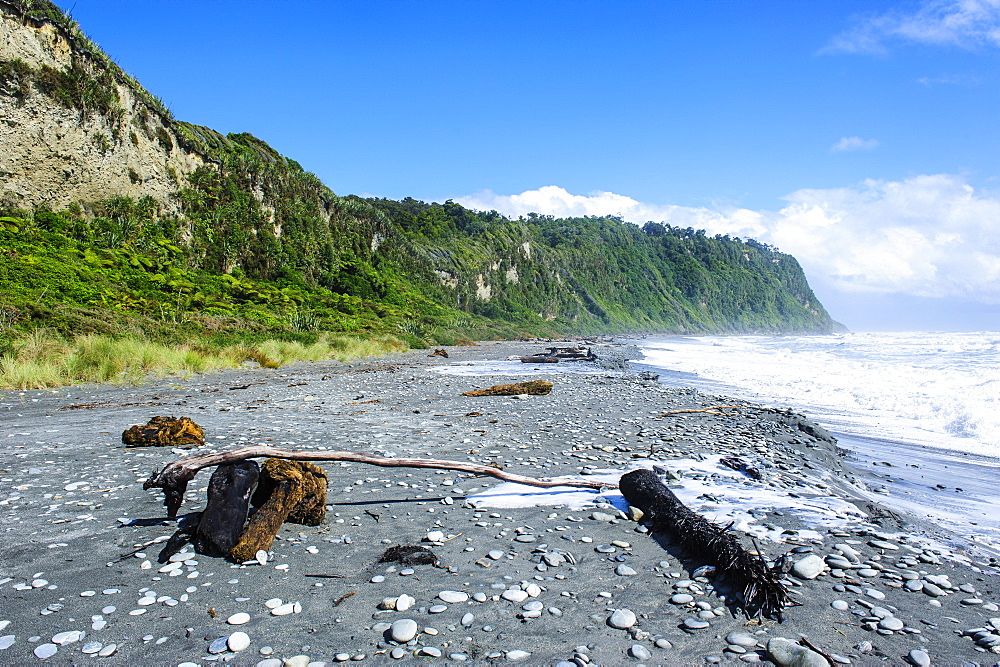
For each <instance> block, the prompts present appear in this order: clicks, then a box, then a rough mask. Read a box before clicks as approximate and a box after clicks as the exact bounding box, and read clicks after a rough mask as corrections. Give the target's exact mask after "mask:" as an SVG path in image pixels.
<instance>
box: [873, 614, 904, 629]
mask: <svg viewBox="0 0 1000 667" xmlns="http://www.w3.org/2000/svg"><path fill="white" fill-rule="evenodd" d="M904 625H905V624H904V623H903V622H902V621H901V620H899V619H898V618H896V617H895V616H886V617H885V618H883V619H882V620H881V621H879V622H878V627H880V628H882V629H883V630H892V631H893V632H895V631H896V630H902V629H903V626H904Z"/></svg>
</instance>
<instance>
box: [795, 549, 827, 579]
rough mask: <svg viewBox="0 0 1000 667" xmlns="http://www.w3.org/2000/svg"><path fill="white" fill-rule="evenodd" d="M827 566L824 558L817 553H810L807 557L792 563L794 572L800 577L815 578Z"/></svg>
mask: <svg viewBox="0 0 1000 667" xmlns="http://www.w3.org/2000/svg"><path fill="white" fill-rule="evenodd" d="M824 567H825V565H824V563H823V559H822V558H820V557H819V556H817V555H815V554H810V555H808V556H806V557H805V558H801V559H799V560H797V561H795V564H794V565H792V574H794V575H795V576H796V577H798V578H799V579H815V578H816V577H818V576H819V575H820V574H821V573H822V572H823V568H824Z"/></svg>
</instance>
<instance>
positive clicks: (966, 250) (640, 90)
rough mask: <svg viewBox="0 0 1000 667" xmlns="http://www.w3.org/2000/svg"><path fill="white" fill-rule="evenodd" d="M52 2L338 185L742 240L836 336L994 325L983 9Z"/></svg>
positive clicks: (158, 79) (997, 89) (997, 146)
mask: <svg viewBox="0 0 1000 667" xmlns="http://www.w3.org/2000/svg"><path fill="white" fill-rule="evenodd" d="M59 4H60V5H61V6H62V7H63V8H64V9H71V11H72V14H73V16H74V18H76V19H77V20H78V21H79V22H80V24H81V26H82V28H83V29H84V31H85V32H87V34H88V35H90V36H91V37H92V38H93V39H94V40H95V41H96V42H98V43H99V44H100V45H101V46H102V47H103V48H104V49H105V50H106V51H107V52H108V53H109V54H110V55H111V56H112V57H113V58H114V59H115V60H116V61H117V62H118V63H119V64H120V65H122V67H123V68H125V69H126V70H127V71H129V72H130V73H132V74H133V75H135V76H136V77H137V78H138V79H139V80H140V81H141V82H142V83H143V84H144V85H145V86H146V87H147V88H148V89H149V90H150V91H151V92H153V93H154V94H156V95H158V96H160V97H162V98H163V99H164V101H165V102H166V103H167V104H168V105H169V106H170V107H171V109H173V111H174V114H175V115H176V117H178V118H180V119H182V120H187V121H190V122H194V123H198V124H202V125H208V126H210V127H213V128H216V129H218V130H221V131H224V132H242V131H248V132H251V133H253V134H254V135H256V136H258V137H260V138H262V139H264V140H265V141H267V142H269V143H270V144H271V145H273V146H274V147H275V148H276V149H278V150H279V151H281V152H282V153H284V154H286V155H288V156H290V157H293V158H295V159H296V160H298V161H299V162H301V163H302V165H303V166H304V167H305V168H306V169H308V170H310V171H313V172H315V173H316V174H317V175H319V176H320V177H321V178H322V179H323V180H324V182H326V183H327V185H329V186H330V187H331V188H332V189H333V190H334V191H335V192H337V193H338V194H350V193H354V194H370V195H375V196H384V197H391V198H402V197H406V196H412V197H416V198H418V199H424V200H427V201H443V200H445V199H449V198H451V199H455V200H458V201H462V202H463V203H466V204H467V205H470V206H473V207H476V208H496V209H498V210H501V211H503V212H506V213H509V214H513V215H517V214H520V213H526V212H528V211H529V210H533V211H537V212H539V213H551V214H555V215H580V214H585V213H586V214H608V213H611V214H614V213H617V214H621V215H622V216H623V217H625V219H627V220H633V221H636V222H643V221H645V220H647V219H652V220H663V221H666V222H670V223H672V224H680V225H682V226H688V225H689V224H690V225H691V226H694V227H698V228H705V229H707V230H708V231H709V232H710V233H730V234H733V235H738V236H750V237H754V238H759V239H760V240H762V241H765V242H768V243H772V244H774V245H776V246H778V247H779V248H780V249H781V250H784V251H786V252H790V253H792V254H794V255H795V256H796V257H797V258H798V259H799V261H800V262H801V263H802V264H803V266H804V268H805V269H806V272H807V275H808V276H809V279H810V282H811V284H812V285H813V287H814V289H815V290H816V292H817V293H818V295H819V296H820V298H821V299H822V300H823V302H824V303H825V304H826V305H827V307H828V309H829V310H830V311H831V314H832V315H833V316H834V317H835V318H837V319H839V320H841V321H843V322H844V323H845V324H847V325H848V326H850V327H851V328H852V329H856V330H877V329H894V328H917V329H945V328H947V329H1000V234H998V233H997V232H998V229H1000V164H998V156H1000V123H998V120H1000V86H998V83H1000V0H935V1H933V2H928V1H915V2H893V3H888V2H871V1H867V2H854V1H852V0H837V1H829V2H827V1H813V2H808V3H803V2H785V1H781V0H769V1H768V2H766V3H737V2H722V1H713V0H706V1H703V2H684V3H682V2H639V1H637V2H586V1H583V2H581V1H574V2H526V1H520V0H518V1H512V0H506V1H502V2H491V1H482V2H479V1H477V2H466V1H463V2H411V1H391V0H382V1H379V2H299V1H295V0H290V1H288V2H283V3H266V2H258V1H245V2H238V3H237V2H218V1H212V2H198V3H195V2H187V1H185V0H180V1H172V2H161V1H159V0H143V1H142V2H135V1H131V2H125V1H117V0H102V1H100V2H98V1H95V0H76V2H75V3H71V2H66V1H61V2H60V3H59Z"/></svg>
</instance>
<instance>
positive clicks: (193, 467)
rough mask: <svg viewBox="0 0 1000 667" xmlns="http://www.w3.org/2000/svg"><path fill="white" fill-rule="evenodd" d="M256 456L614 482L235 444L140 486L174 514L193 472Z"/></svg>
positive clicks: (519, 478)
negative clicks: (158, 493) (158, 495)
mask: <svg viewBox="0 0 1000 667" xmlns="http://www.w3.org/2000/svg"><path fill="white" fill-rule="evenodd" d="M259 457H272V458H278V459H289V460H292V461H348V462H351V463H366V464H368V465H373V466H379V467H382V468H433V469H437V470H456V471H458V472H467V473H472V474H474V475H487V476H489V477H495V478H497V479H501V480H503V481H505V482H515V483H517V484H525V485H527V486H538V487H542V488H551V487H554V486H574V487H580V488H585V489H598V490H600V489H606V488H615V487H616V485H614V484H608V483H606V482H598V481H591V480H575V481H574V480H548V479H537V478H534V477H526V476H524V475H516V474H514V473H510V472H506V471H504V470H500V469H499V468H494V467H492V466H488V465H482V464H479V463H467V462H463V461H446V460H442V459H407V458H388V457H385V456H375V455H374V454H361V453H359V452H331V451H308V452H307V451H301V450H295V449H280V448H278V447H271V446H268V445H250V446H247V447H239V448H237V449H230V450H227V451H224V452H216V453H210V454H195V455H194V456H185V457H184V458H181V459H177V460H176V461H173V462H171V463H168V464H167V465H166V466H164V468H163V470H161V471H160V472H157V473H154V474H153V475H151V476H150V477H149V479H147V480H146V481H145V483H144V484H143V485H142V488H144V489H154V488H155V489H163V491H164V494H165V497H164V500H163V503H164V505H166V508H167V515H168V516H171V517H174V516H177V510H179V509H180V506H181V503H183V501H184V492H185V491H186V490H187V485H188V482H190V481H191V480H192V479H194V477H195V475H197V474H198V471H199V470H201V469H202V468H208V467H211V466H217V465H221V464H225V463H233V462H236V461H243V460H246V459H254V458H259Z"/></svg>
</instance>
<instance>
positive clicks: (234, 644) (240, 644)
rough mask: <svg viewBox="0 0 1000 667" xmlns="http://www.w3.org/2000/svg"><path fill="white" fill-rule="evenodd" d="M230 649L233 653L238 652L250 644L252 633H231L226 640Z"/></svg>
mask: <svg viewBox="0 0 1000 667" xmlns="http://www.w3.org/2000/svg"><path fill="white" fill-rule="evenodd" d="M226 645H227V646H228V647H229V650H230V651H232V652H233V653H238V652H239V651H242V650H244V649H245V648H247V647H248V646H250V635H248V634H247V633H245V632H234V633H233V634H231V635H229V641H227V642H226Z"/></svg>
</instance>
